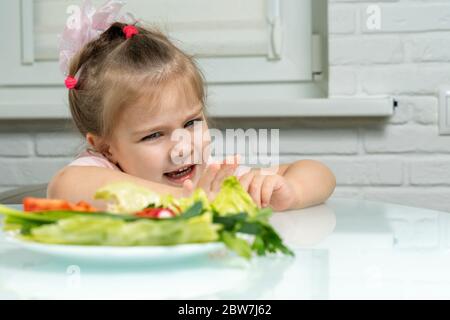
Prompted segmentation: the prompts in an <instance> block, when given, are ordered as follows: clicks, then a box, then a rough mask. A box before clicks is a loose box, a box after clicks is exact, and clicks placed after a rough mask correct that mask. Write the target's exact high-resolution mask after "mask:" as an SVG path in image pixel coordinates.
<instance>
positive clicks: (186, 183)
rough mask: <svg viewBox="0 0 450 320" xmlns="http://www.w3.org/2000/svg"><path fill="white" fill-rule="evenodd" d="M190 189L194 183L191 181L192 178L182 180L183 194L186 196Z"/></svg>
mask: <svg viewBox="0 0 450 320" xmlns="http://www.w3.org/2000/svg"><path fill="white" fill-rule="evenodd" d="M192 191H194V184H193V183H192V180H190V179H187V180H185V181H184V182H183V195H184V196H185V197H188V196H190V195H191V193H192Z"/></svg>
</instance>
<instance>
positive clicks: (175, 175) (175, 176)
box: [164, 164, 196, 184]
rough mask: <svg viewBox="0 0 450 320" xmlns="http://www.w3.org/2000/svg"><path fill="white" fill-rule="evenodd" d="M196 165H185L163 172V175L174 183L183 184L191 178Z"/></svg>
mask: <svg viewBox="0 0 450 320" xmlns="http://www.w3.org/2000/svg"><path fill="white" fill-rule="evenodd" d="M195 168H196V165H195V164H192V165H187V166H184V167H182V168H179V169H177V170H174V171H170V172H166V173H164V176H165V177H166V178H167V179H168V180H170V181H171V182H173V183H175V184H183V182H184V181H185V180H187V179H192V177H193V176H194V174H195Z"/></svg>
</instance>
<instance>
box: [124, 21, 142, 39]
mask: <svg viewBox="0 0 450 320" xmlns="http://www.w3.org/2000/svg"><path fill="white" fill-rule="evenodd" d="M122 31H123V33H125V38H127V39H130V38H131V37H132V36H134V35H135V34H138V33H139V30H138V29H137V28H136V27H135V26H133V25H131V24H129V25H126V26H125V27H123V28H122Z"/></svg>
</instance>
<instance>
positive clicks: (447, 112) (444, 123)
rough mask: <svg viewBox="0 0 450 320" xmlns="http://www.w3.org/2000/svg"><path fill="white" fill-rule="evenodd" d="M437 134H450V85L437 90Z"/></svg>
mask: <svg viewBox="0 0 450 320" xmlns="http://www.w3.org/2000/svg"><path fill="white" fill-rule="evenodd" d="M439 134H440V135H450V86H447V87H442V88H441V89H440V90H439Z"/></svg>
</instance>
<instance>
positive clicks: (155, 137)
mask: <svg viewBox="0 0 450 320" xmlns="http://www.w3.org/2000/svg"><path fill="white" fill-rule="evenodd" d="M161 136H162V133H161V132H159V131H158V132H155V133H152V134H149V135H148V136H145V137H144V138H142V140H143V141H144V140H155V139H157V138H159V137H161Z"/></svg>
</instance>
